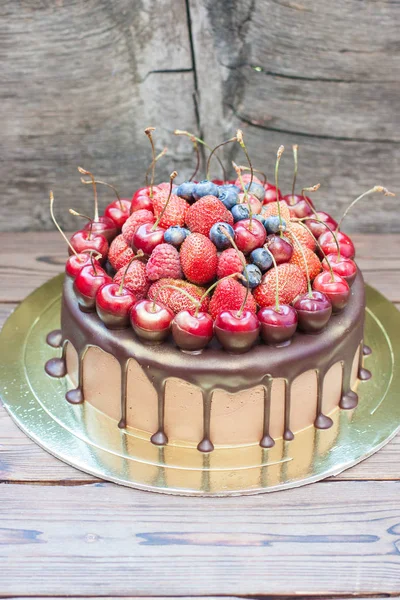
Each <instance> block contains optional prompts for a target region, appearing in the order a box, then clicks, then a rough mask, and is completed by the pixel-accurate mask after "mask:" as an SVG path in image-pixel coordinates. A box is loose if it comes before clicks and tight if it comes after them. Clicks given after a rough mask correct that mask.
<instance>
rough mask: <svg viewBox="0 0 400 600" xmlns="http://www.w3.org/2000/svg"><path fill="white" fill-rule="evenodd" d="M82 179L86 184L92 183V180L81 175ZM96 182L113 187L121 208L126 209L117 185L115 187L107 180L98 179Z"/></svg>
mask: <svg viewBox="0 0 400 600" xmlns="http://www.w3.org/2000/svg"><path fill="white" fill-rule="evenodd" d="M81 181H82V183H85V184H90V183H92V182H91V181H87V180H86V179H83V177H81ZM95 183H100V184H101V185H105V186H107V187H108V188H110V189H112V190H113V191H114V193H115V195H116V196H117V200H118V202H119V206H120V208H121V210H122V211H124V210H125V207H124V205H123V204H122V202H121V196H120V195H119V192H118V190H117V188H116V187H114V186H113V185H111V183H107V182H106V181H100V180H99V179H96V180H95Z"/></svg>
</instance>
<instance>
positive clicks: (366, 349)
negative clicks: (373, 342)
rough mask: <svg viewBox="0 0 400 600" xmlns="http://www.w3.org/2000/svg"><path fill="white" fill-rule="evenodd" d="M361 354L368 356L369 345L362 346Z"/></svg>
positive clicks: (369, 352) (369, 351) (370, 352)
mask: <svg viewBox="0 0 400 600" xmlns="http://www.w3.org/2000/svg"><path fill="white" fill-rule="evenodd" d="M363 354H364V356H369V355H370V354H372V350H371V348H370V347H369V346H366V345H365V346H363Z"/></svg>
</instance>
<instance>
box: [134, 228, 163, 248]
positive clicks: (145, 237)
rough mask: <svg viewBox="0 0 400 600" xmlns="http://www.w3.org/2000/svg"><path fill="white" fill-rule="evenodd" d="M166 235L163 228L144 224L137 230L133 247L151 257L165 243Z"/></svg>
mask: <svg viewBox="0 0 400 600" xmlns="http://www.w3.org/2000/svg"><path fill="white" fill-rule="evenodd" d="M164 233H165V229H163V227H160V226H159V225H157V226H156V227H154V223H144V225H140V227H138V229H137V230H136V232H135V234H134V236H133V245H134V246H135V248H137V249H138V250H143V252H144V253H145V254H148V255H149V256H150V254H151V253H152V252H153V250H154V248H155V247H156V246H158V245H159V244H162V243H163V241H164Z"/></svg>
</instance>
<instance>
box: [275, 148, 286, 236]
mask: <svg viewBox="0 0 400 600" xmlns="http://www.w3.org/2000/svg"><path fill="white" fill-rule="evenodd" d="M284 150H285V147H284V146H279V148H278V152H277V154H276V163H275V188H276V201H277V203H278V217H279V228H280V235H281V237H282V231H283V229H284V227H283V223H282V215H281V205H280V198H279V187H278V171H279V163H280V160H281V156H282V154H283V152H284Z"/></svg>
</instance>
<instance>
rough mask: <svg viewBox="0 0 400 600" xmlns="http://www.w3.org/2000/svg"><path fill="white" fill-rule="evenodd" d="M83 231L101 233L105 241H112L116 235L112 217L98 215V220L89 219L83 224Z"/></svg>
mask: <svg viewBox="0 0 400 600" xmlns="http://www.w3.org/2000/svg"><path fill="white" fill-rule="evenodd" d="M83 229H84V231H92V233H95V234H97V233H101V235H104V237H105V238H106V240H107V242H112V241H113V239H114V238H115V236H116V235H117V233H118V231H117V227H116V225H115V223H114V221H113V220H112V219H110V217H107V216H104V215H103V216H101V217H99V220H98V221H91V222H89V223H86V225H85V226H84V228H83Z"/></svg>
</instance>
